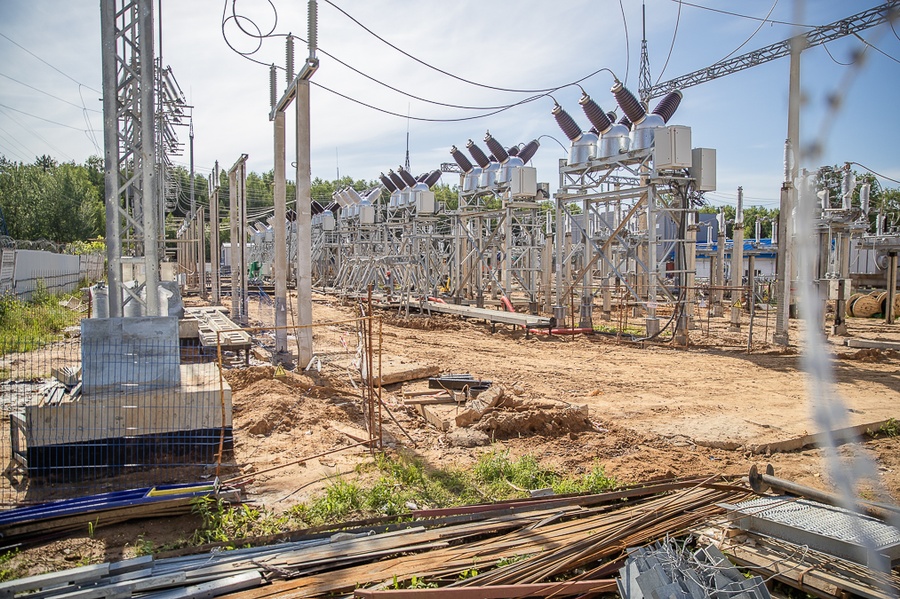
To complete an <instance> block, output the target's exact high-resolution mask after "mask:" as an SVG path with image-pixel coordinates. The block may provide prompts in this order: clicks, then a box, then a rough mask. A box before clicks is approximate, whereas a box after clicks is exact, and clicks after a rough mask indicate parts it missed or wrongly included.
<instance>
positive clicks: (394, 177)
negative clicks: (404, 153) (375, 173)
mask: <svg viewBox="0 0 900 599" xmlns="http://www.w3.org/2000/svg"><path fill="white" fill-rule="evenodd" d="M388 177H390V178H391V181H393V182H394V186H395V187H396V188H397V189H406V188H407V185H406V181H404V180H403V179H402V178H401V177H400V175H398V174H397V173H395V172H394V171H388Z"/></svg>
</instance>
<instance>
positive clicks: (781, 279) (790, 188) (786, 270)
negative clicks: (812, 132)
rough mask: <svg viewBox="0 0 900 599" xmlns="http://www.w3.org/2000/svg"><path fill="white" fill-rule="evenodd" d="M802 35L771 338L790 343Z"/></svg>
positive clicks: (795, 45)
mask: <svg viewBox="0 0 900 599" xmlns="http://www.w3.org/2000/svg"><path fill="white" fill-rule="evenodd" d="M803 44H804V42H803V38H801V37H800V36H798V37H795V38H793V39H792V40H791V70H790V85H789V87H788V137H787V139H786V140H785V142H784V183H782V185H781V203H780V205H779V209H778V254H777V256H776V262H775V269H776V273H775V277H776V278H775V297H777V298H778V305H777V307H776V309H775V333H774V334H773V335H772V342H773V343H777V344H778V345H788V344H789V343H790V315H791V301H792V297H791V296H792V294H791V280H792V278H793V270H794V260H793V252H794V247H793V246H794V216H793V210H794V206H796V205H797V189H796V187H794V181H796V179H797V173H798V170H799V168H800V164H799V163H800V160H799V157H800V53H801V52H802V51H803Z"/></svg>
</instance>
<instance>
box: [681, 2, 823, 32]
mask: <svg viewBox="0 0 900 599" xmlns="http://www.w3.org/2000/svg"><path fill="white" fill-rule="evenodd" d="M672 2H677V3H678V4H684V5H685V6H690V7H692V8H700V9H702V10H708V11H710V12H715V13H719V14H723V15H729V16H732V17H740V18H742V19H750V20H751V21H763V22H766V23H772V24H773V25H789V26H791V27H804V28H806V29H815V28H816V26H815V25H804V24H802V23H792V22H790V21H778V20H776V19H761V18H760V17H753V16H750V15H744V14H741V13H737V12H731V11H727V10H722V9H719V8H712V7H709V6H703V5H702V4H694V3H692V2H685V1H684V0H672Z"/></svg>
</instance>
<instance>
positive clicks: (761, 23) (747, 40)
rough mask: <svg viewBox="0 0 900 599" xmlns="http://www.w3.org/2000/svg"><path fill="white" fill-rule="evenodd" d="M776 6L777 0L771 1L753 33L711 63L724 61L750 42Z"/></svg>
mask: <svg viewBox="0 0 900 599" xmlns="http://www.w3.org/2000/svg"><path fill="white" fill-rule="evenodd" d="M776 6H778V0H775V1H774V2H773V3H772V7H771V8H770V9H769V12H767V13H766V18H765V19H763V20H762V21H760V22H759V26H758V27H757V28H756V30H755V31H754V32H753V33H751V34H750V37H748V38H747V39H745V40H744V42H743V43H742V44H741V45H740V46H738V47H737V48H735V49H734V50H732V51H731V52H729V53H728V54H726V55H725V56H723V57H722V58H720V59H719V60H717V61H716V62H714V63H713V64H714V65H715V64H719V63H720V62H724V61H726V60H728V59H729V58H731V57H732V56H734V53H735V52H737V51H738V50H740V49H741V48H743V47H744V46H746V45H747V44H748V43H749V42H750V40H752V39H753V38H754V37H756V34H757V33H759V30H760V29H762V27H763V25H765V24H766V23H767V22H768V19H769V17H770V16H771V15H772V11H773V10H775V7H776Z"/></svg>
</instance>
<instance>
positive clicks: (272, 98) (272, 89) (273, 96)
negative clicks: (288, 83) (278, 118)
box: [269, 64, 278, 108]
mask: <svg viewBox="0 0 900 599" xmlns="http://www.w3.org/2000/svg"><path fill="white" fill-rule="evenodd" d="M276 102H278V94H277V87H276V86H275V65H274V64H273V65H272V66H271V67H269V108H275V103H276Z"/></svg>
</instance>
